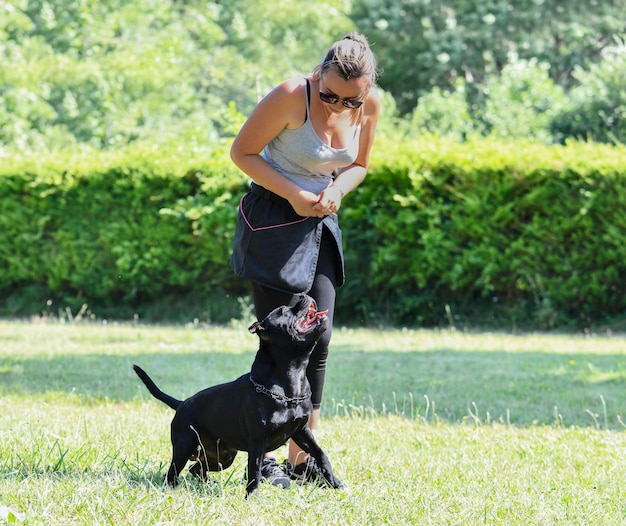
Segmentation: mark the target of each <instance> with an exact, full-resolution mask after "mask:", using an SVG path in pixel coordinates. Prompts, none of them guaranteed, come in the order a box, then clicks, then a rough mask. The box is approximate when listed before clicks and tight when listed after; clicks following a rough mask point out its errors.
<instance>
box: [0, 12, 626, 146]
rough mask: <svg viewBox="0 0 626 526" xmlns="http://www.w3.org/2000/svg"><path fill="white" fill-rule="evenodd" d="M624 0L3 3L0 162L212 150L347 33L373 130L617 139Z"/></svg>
mask: <svg viewBox="0 0 626 526" xmlns="http://www.w3.org/2000/svg"><path fill="white" fill-rule="evenodd" d="M624 7H625V6H624V2H623V0H620V1H607V0H582V1H579V0H577V1H574V0H516V1H511V0H509V1H506V0H481V1H478V0H352V1H347V2H342V3H341V4H339V3H336V2H325V1H322V2H315V3H311V2H303V1H297V0H280V1H276V0H272V1H269V0H254V1H252V0H229V1H227V2H225V1H222V2H206V1H199V0H142V1H141V2H139V1H138V0H124V1H122V0H98V1H96V0H52V1H46V0H0V148H1V150H0V153H3V154H4V155H9V154H10V152H12V151H21V152H23V151H28V150H41V149H45V150H54V149H59V148H68V147H70V148H71V147H75V146H76V145H80V146H87V147H90V148H95V149H115V148H119V147H121V146H126V145H128V144H135V143H138V142H148V143H157V144H164V143H169V144H180V146H181V147H183V148H201V149H206V148H212V147H213V146H214V145H216V144H220V142H221V141H222V140H224V139H228V138H230V137H232V136H233V135H234V134H235V133H236V132H237V130H238V129H239V127H240V125H241V123H242V122H243V119H244V118H245V115H247V114H248V113H249V111H250V110H251V108H252V107H253V106H254V104H255V103H256V102H257V101H258V99H259V98H260V97H262V96H263V95H264V94H265V93H267V91H268V90H269V89H271V87H272V86H273V85H275V84H276V83H277V82H279V81H280V80H282V79H283V78H286V77H289V76H291V75H296V74H306V73H307V72H309V71H310V70H311V69H312V68H313V67H314V66H315V65H316V64H317V63H318V62H319V61H320V60H321V59H322V56H323V54H324V52H325V50H326V49H327V47H328V46H329V45H330V44H331V43H332V42H333V41H334V40H337V39H339V38H341V37H342V36H343V34H344V33H345V32H347V31H349V30H358V31H361V32H363V33H364V34H365V35H366V36H367V37H368V39H369V40H370V42H371V44H372V47H373V49H374V51H375V53H376V55H377V57H378V59H379V62H380V69H381V73H382V75H381V77H380V87H381V88H382V90H384V92H385V111H384V115H383V122H382V123H381V127H380V133H381V134H384V135H386V136H395V137H397V138H398V139H399V140H402V139H403V138H405V137H410V136H414V135H415V134H416V133H419V132H421V131H428V132H430V133H435V134H438V135H445V136H450V137H455V138H458V139H459V140H466V139H467V138H468V137H469V136H470V135H490V134H493V135H495V136H497V137H506V138H516V137H521V138H524V139H528V138H531V139H536V140H538V141H541V142H544V143H553V142H565V141H566V140H567V139H569V138H576V139H583V140H587V139H591V140H594V141H598V142H624V140H625V138H626V123H625V116H626V87H625V86H626V82H625V81H626V44H625V43H624V35H625V30H624V25H623V13H624Z"/></svg>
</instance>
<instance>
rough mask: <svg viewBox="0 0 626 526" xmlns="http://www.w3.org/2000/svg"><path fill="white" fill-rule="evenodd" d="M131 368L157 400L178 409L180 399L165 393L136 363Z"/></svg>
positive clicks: (180, 402)
mask: <svg viewBox="0 0 626 526" xmlns="http://www.w3.org/2000/svg"><path fill="white" fill-rule="evenodd" d="M133 369H134V370H135V372H136V373H137V376H139V378H141V381H142V382H143V383H144V384H145V385H146V387H147V388H148V391H150V394H151V395H152V396H154V397H155V398H156V399H157V400H161V402H163V403H164V404H166V405H168V406H170V407H171V408H172V409H174V410H176V409H178V406H179V405H180V404H182V401H181V400H177V399H176V398H174V397H173V396H170V395H168V394H165V393H164V392H163V391H161V389H159V388H158V387H157V385H156V384H155V383H154V382H153V381H152V378H150V377H149V376H148V373H146V371H144V370H143V369H142V368H141V367H139V366H138V365H133Z"/></svg>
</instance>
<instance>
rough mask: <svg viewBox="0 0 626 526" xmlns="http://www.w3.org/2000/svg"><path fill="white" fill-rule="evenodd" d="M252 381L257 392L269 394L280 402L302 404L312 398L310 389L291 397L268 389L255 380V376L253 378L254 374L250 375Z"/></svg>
mask: <svg viewBox="0 0 626 526" xmlns="http://www.w3.org/2000/svg"><path fill="white" fill-rule="evenodd" d="M250 382H252V385H253V386H254V389H255V390H256V392H257V393H260V394H264V395H267V396H269V397H270V398H273V399H274V400H277V401H278V402H283V403H284V404H300V403H302V402H304V401H306V400H308V399H309V398H311V390H309V392H308V393H307V394H306V395H304V396H296V397H293V398H290V397H288V396H285V395H283V394H280V393H275V392H274V391H272V390H271V389H268V388H267V387H265V386H264V385H261V384H259V383H257V382H255V381H254V378H252V375H250Z"/></svg>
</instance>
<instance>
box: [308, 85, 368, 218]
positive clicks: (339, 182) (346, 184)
mask: <svg viewBox="0 0 626 526" xmlns="http://www.w3.org/2000/svg"><path fill="white" fill-rule="evenodd" d="M379 114H380V94H379V93H378V91H377V90H376V88H372V89H371V90H370V92H369V94H368V96H367V99H366V100H365V104H364V109H363V122H362V128H361V135H360V138H359V153H358V155H357V158H356V159H355V160H354V162H353V163H352V164H351V165H350V166H346V167H345V168H342V169H341V170H340V171H339V175H338V176H337V177H336V178H335V180H334V181H333V183H332V185H330V186H329V187H328V188H327V189H326V190H324V191H323V192H322V193H321V195H320V199H319V202H318V204H317V205H315V207H314V208H313V209H314V210H315V211H321V210H327V209H328V207H329V206H330V207H332V206H334V207H335V208H336V209H337V210H338V209H339V207H340V205H341V200H342V199H343V198H344V196H345V195H346V194H347V193H349V192H351V191H352V190H354V189H355V188H356V187H357V186H359V185H360V184H361V183H362V182H363V179H365V175H366V174H367V168H368V166H369V159H370V153H371V151H372V146H373V145H374V137H375V136H376V125H377V124H378V116H379Z"/></svg>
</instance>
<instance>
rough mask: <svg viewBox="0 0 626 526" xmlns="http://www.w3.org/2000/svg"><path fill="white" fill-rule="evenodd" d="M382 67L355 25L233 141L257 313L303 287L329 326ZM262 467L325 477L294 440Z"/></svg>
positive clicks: (317, 400) (241, 230)
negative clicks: (348, 211)
mask: <svg viewBox="0 0 626 526" xmlns="http://www.w3.org/2000/svg"><path fill="white" fill-rule="evenodd" d="M376 75H377V69H376V60H375V58H374V55H373V54H372V51H371V50H370V47H369V45H368V43H367V40H366V39H365V37H364V36H362V35H360V34H358V33H349V34H347V35H346V36H345V37H344V38H343V39H342V40H339V41H337V42H335V43H334V44H333V45H332V46H331V47H330V49H329V50H328V52H327V53H326V56H325V57H324V60H323V61H322V62H321V64H319V65H318V66H317V67H316V68H315V69H314V70H313V72H312V73H311V75H310V76H308V77H306V78H302V77H295V78H291V79H289V80H286V81H284V82H282V83H281V84H279V85H278V86H276V87H275V88H274V89H273V90H272V91H271V92H270V93H269V94H268V95H267V96H265V97H264V98H263V99H262V100H261V101H260V102H259V104H258V105H257V106H256V108H255V109H254V110H253V112H252V113H251V114H250V116H249V118H248V119H247V121H246V122H245V124H244V125H243V127H242V128H241V131H240V132H239V134H238V135H237V137H236V138H235V140H234V142H233V145H232V148H231V158H232V160H233V162H234V163H235V164H236V165H237V166H238V167H239V168H240V169H241V170H242V171H243V172H245V173H246V174H247V175H248V176H250V178H251V179H252V184H251V187H250V192H248V193H247V194H246V195H245V196H244V197H243V199H242V200H241V206H240V210H239V216H238V219H237V227H236V232H235V241H234V247H233V254H232V258H231V265H232V267H233V269H234V271H235V273H236V274H238V275H239V276H242V277H244V278H246V279H248V280H249V281H251V282H252V296H253V301H254V307H255V314H256V316H257V318H258V319H263V318H264V317H265V316H266V315H267V314H268V313H269V312H270V311H272V310H273V309H274V308H276V307H278V306H280V305H288V304H292V303H293V302H294V301H295V298H297V296H298V295H299V294H302V293H307V294H309V295H310V296H312V297H313V298H314V299H315V301H316V302H317V306H318V310H320V311H322V310H327V311H328V317H329V321H330V327H331V328H332V320H333V315H334V308H335V291H336V288H337V287H339V286H341V285H343V281H344V272H343V252H342V244H341V231H340V229H339V226H338V220H337V211H338V210H339V208H340V207H341V204H342V201H343V199H344V198H345V196H346V195H347V194H349V193H350V192H351V191H352V190H354V189H355V188H356V187H357V186H358V185H359V184H360V183H361V181H363V179H364V178H365V174H366V172H367V167H368V163H369V157H370V151H371V149H372V144H373V142H374V135H375V129H376V124H377V122H378V115H379V110H380V99H379V95H378V92H377V91H376V88H375V83H376ZM259 152H261V153H259ZM331 328H329V330H327V331H326V332H325V333H324V335H323V336H322V339H321V340H320V341H319V342H318V344H317V346H316V347H315V349H314V351H313V354H312V356H311V359H310V362H309V366H308V369H307V378H308V379H309V382H310V384H311V391H312V395H311V398H312V402H313V414H312V416H311V418H310V421H309V427H310V428H311V429H315V428H316V425H317V423H318V421H319V415H320V407H321V403H322V391H323V387H324V377H325V372H326V358H327V355H328V345H329V343H330V338H331V333H332V329H331ZM262 472H263V476H264V478H266V479H268V480H269V481H270V482H272V483H274V484H277V485H282V486H284V487H288V486H289V481H290V478H289V477H291V478H292V479H301V480H304V481H313V480H318V479H319V477H318V474H319V469H318V467H317V466H316V464H315V461H314V460H313V458H309V457H308V455H307V454H306V453H304V452H303V451H302V450H300V448H298V446H297V445H296V444H295V443H293V442H291V443H290V444H289V458H288V461H287V462H285V463H284V464H283V465H282V466H281V465H279V464H278V463H277V462H276V461H275V460H274V459H272V458H269V457H268V458H266V459H265V460H264V463H263V469H262ZM286 474H287V475H289V477H288V476H286Z"/></svg>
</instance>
